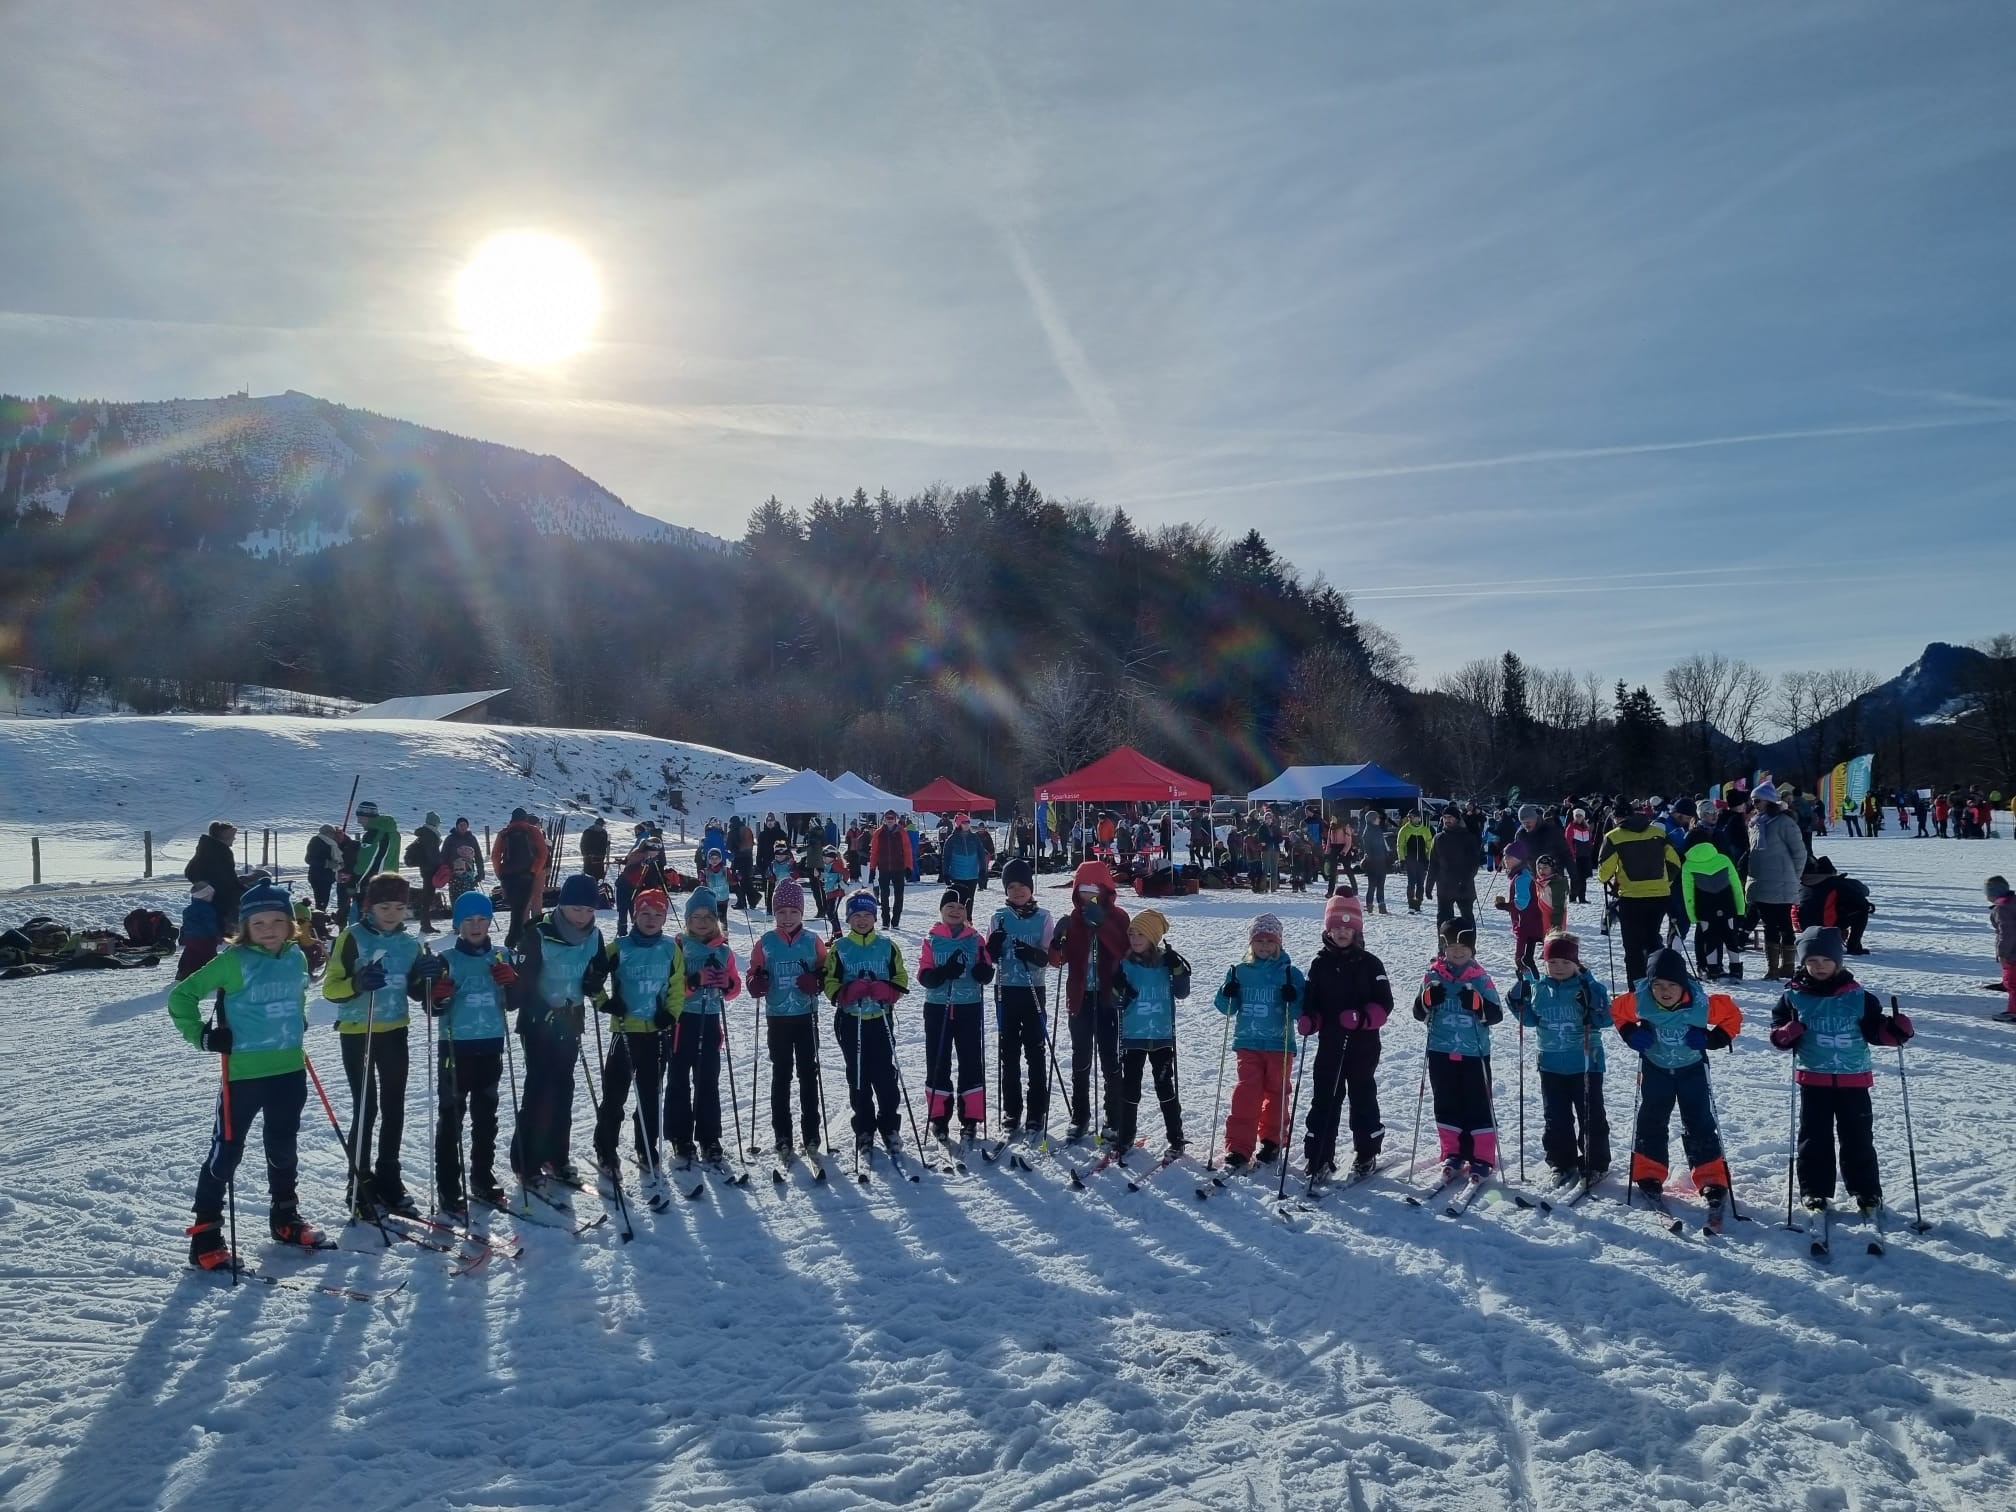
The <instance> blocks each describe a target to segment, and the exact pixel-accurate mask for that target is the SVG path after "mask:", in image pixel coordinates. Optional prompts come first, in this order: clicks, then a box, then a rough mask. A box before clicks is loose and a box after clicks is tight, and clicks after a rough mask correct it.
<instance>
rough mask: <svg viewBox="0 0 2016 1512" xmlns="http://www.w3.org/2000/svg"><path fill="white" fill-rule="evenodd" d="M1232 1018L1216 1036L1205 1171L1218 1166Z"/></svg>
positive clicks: (1228, 1018)
mask: <svg viewBox="0 0 2016 1512" xmlns="http://www.w3.org/2000/svg"><path fill="white" fill-rule="evenodd" d="M1234 1017H1236V1015H1234V1014H1230V1013H1228V1014H1226V1015H1225V1032H1224V1033H1223V1034H1221V1035H1219V1036H1218V1088H1217V1090H1216V1091H1215V1092H1213V1093H1212V1094H1211V1144H1210V1146H1209V1148H1208V1149H1207V1150H1206V1152H1205V1156H1204V1169H1205V1170H1206V1171H1209V1170H1211V1169H1212V1168H1213V1167H1215V1166H1216V1165H1217V1164H1218V1110H1219V1109H1220V1108H1221V1107H1223V1106H1224V1105H1225V1056H1226V1054H1227V1053H1228V1052H1229V1051H1230V1049H1231V1046H1232V1020H1233V1018H1234ZM1200 1190H1201V1189H1200Z"/></svg>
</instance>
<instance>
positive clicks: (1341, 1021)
mask: <svg viewBox="0 0 2016 1512" xmlns="http://www.w3.org/2000/svg"><path fill="white" fill-rule="evenodd" d="M1363 1019H1364V1015H1363V1014H1361V1013H1360V1012H1359V1011H1358V1010H1357V1009H1356V1008H1340V1009H1339V1010H1338V1011H1337V1027H1338V1028H1339V1029H1362V1028H1363V1027H1364V1024H1363V1022H1362V1020H1363Z"/></svg>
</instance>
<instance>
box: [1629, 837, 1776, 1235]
mask: <svg viewBox="0 0 2016 1512" xmlns="http://www.w3.org/2000/svg"><path fill="white" fill-rule="evenodd" d="M1787 823H1788V824H1789V823H1790V821H1789V820H1788V821H1787ZM1610 1017H1611V1019H1612V1021H1613V1022H1614V1023H1615V1024H1616V1026H1617V1033H1618V1034H1619V1035H1620V1036H1621V1037H1622V1038H1623V1040H1624V1043H1625V1044H1627V1045H1629V1046H1630V1047H1631V1048H1632V1049H1633V1050H1634V1051H1636V1052H1637V1054H1638V1057H1639V1073H1638V1075H1639V1094H1638V1097H1639V1100H1638V1127H1637V1128H1636V1129H1634V1130H1633V1131H1632V1142H1631V1179H1632V1180H1633V1181H1634V1182H1636V1183H1637V1184H1638V1189H1639V1190H1640V1191H1642V1192H1644V1193H1645V1195H1646V1196H1647V1197H1649V1198H1651V1199H1652V1200H1653V1201H1654V1202H1655V1203H1657V1202H1658V1201H1659V1200H1660V1198H1661V1192H1662V1189H1663V1188H1664V1186H1665V1184H1666V1154H1667V1140H1668V1137H1669V1130H1670V1128H1671V1124H1672V1119H1673V1109H1674V1105H1675V1104H1676V1103H1677V1104H1678V1105H1679V1109H1680V1139H1681V1143H1682V1145H1683V1146H1684V1147H1685V1149H1686V1151H1687V1164H1688V1166H1689V1167H1690V1168H1691V1170H1692V1174H1693V1178H1694V1188H1695V1190H1696V1191H1698V1192H1700V1193H1701V1195H1702V1196H1703V1197H1705V1198H1706V1199H1707V1200H1708V1205H1709V1208H1710V1209H1711V1211H1713V1210H1717V1209H1719V1208H1720V1207H1721V1205H1722V1203H1723V1201H1724V1200H1725V1199H1726V1198H1727V1196H1728V1193H1729V1164H1728V1162H1727V1160H1726V1159H1724V1157H1723V1149H1722V1133H1721V1130H1720V1129H1718V1128H1717V1127H1716V1124H1715V1110H1714V1104H1713V1100H1712V1099H1711V1098H1710V1096H1709V1092H1708V1052H1709V1051H1710V1050H1721V1049H1723V1048H1725V1047H1726V1046H1727V1045H1728V1044H1729V1042H1730V1041H1731V1040H1733V1039H1735V1037H1736V1036H1737V1034H1739V1033H1740V1032H1741V1031H1742V1028H1743V1014H1742V1011H1741V1010H1740V1009H1739V1008H1737V1006H1736V1002H1735V999H1733V998H1731V997H1729V996H1728V995H1727V994H1725V993H1720V992H1717V993H1712V994H1711V993H1710V992H1709V991H1708V990H1707V989H1706V988H1704V987H1703V986H1702V985H1701V984H1700V983H1699V982H1697V981H1696V980H1695V979H1694V978H1693V977H1692V976H1691V975H1689V973H1688V971H1687V957H1685V956H1684V955H1682V954H1681V953H1680V952H1679V951H1677V950H1673V949H1670V948H1661V949H1659V950H1655V951H1653V952H1652V956H1651V959H1650V960H1649V961H1648V962H1647V963H1646V972H1645V976H1644V978H1643V979H1642V980H1640V981H1639V983H1638V984H1637V985H1636V986H1635V987H1633V988H1632V989H1631V990H1630V991H1628V992H1620V993H1618V994H1617V996H1616V997H1614V998H1612V999H1611V1000H1610Z"/></svg>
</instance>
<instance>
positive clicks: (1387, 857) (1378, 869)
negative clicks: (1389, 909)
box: [1358, 809, 1393, 914]
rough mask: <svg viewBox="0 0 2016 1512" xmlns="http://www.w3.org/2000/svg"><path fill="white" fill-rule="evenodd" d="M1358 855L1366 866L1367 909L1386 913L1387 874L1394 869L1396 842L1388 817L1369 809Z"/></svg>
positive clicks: (1363, 824)
mask: <svg viewBox="0 0 2016 1512" xmlns="http://www.w3.org/2000/svg"><path fill="white" fill-rule="evenodd" d="M1358 854H1359V855H1360V856H1361V857H1362V858H1363V859H1364V864H1365V906H1366V907H1367V908H1376V909H1378V910H1379V912H1381V913H1382V914H1383V913H1384V912H1386V873H1387V872H1388V871H1390V870H1391V869H1392V866H1393V842H1392V841H1391V839H1390V838H1388V836H1387V833H1386V815H1385V814H1384V813H1382V812H1381V811H1380V810H1378V809H1367V810H1366V811H1365V813H1364V816H1363V818H1362V820H1361V822H1360V824H1359V827H1358Z"/></svg>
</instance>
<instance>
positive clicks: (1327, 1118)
mask: <svg viewBox="0 0 2016 1512" xmlns="http://www.w3.org/2000/svg"><path fill="white" fill-rule="evenodd" d="M1308 983H1309V988H1308V993H1307V995H1306V996H1305V998H1304V1000H1303V1008H1302V1016H1301V1017H1300V1018H1299V1019H1297V1020H1296V1024H1295V1028H1296V1030H1297V1031H1298V1032H1299V1033H1300V1034H1301V1035H1302V1037H1303V1038H1304V1039H1305V1040H1306V1039H1307V1038H1308V1037H1309V1036H1310V1035H1312V1034H1313V1035H1315V1036H1316V1064H1315V1065H1314V1066H1312V1067H1311V1068H1310V1071H1309V1078H1310V1082H1311V1087H1310V1095H1309V1122H1308V1124H1307V1126H1306V1129H1305V1132H1304V1134H1303V1141H1302V1159H1303V1162H1304V1164H1305V1165H1306V1166H1307V1168H1308V1170H1309V1173H1310V1174H1311V1175H1312V1176H1313V1177H1315V1178H1316V1179H1317V1180H1319V1181H1322V1180H1327V1179H1328V1178H1329V1177H1330V1176H1331V1175H1332V1174H1333V1173H1334V1172H1335V1171H1336V1169H1337V1124H1338V1122H1339V1120H1340V1119H1341V1117H1342V1116H1343V1113H1344V1108H1345V1103H1346V1100H1347V1099H1348V1100H1349V1103H1350V1110H1351V1148H1352V1161H1351V1179H1352V1180H1354V1181H1355V1180H1361V1179H1363V1178H1364V1177H1366V1176H1368V1175H1370V1174H1371V1172H1372V1167H1373V1166H1374V1165H1375V1164H1376V1163H1377V1162H1378V1159H1379V1152H1380V1150H1381V1149H1382V1148H1384V1146H1385V1142H1386V1129H1385V1126H1384V1124H1382V1123H1381V1122H1380V1118H1379V1088H1378V1085H1377V1083H1376V1082H1375V1081H1374V1079H1373V1073H1374V1072H1376V1071H1377V1070H1378V1068H1379V1031H1380V1029H1381V1028H1382V1027H1384V1025H1385V1023H1386V1019H1387V1016H1388V1015H1390V1014H1391V1013H1392V1012H1393V984H1392V983H1391V982H1389V981H1387V979H1386V967H1385V965H1384V964H1383V963H1382V962H1381V961H1380V959H1379V957H1377V956H1376V955H1374V954H1372V952H1371V951H1369V950H1367V949H1366V948H1365V911H1364V907H1363V905H1362V904H1360V902H1359V901H1358V899H1357V898H1355V897H1352V896H1351V895H1350V894H1348V893H1337V894H1335V895H1334V896H1332V897H1331V899H1330V900H1329V901H1328V902H1327V903H1325V904H1324V905H1323V943H1322V944H1321V945H1320V946H1319V947H1318V948H1317V951H1316V955H1315V957H1314V959H1312V960H1311V961H1310V962H1309V975H1308Z"/></svg>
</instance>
